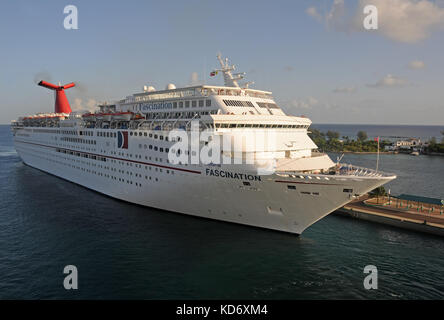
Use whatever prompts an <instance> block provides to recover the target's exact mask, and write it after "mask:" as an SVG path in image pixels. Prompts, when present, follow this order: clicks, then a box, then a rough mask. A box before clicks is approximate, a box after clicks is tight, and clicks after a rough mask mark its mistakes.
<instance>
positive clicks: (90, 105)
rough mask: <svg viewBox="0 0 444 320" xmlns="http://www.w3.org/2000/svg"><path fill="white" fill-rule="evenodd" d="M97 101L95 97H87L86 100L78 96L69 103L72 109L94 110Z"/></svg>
mask: <svg viewBox="0 0 444 320" xmlns="http://www.w3.org/2000/svg"><path fill="white" fill-rule="evenodd" d="M96 106H97V101H96V100H95V99H88V100H87V101H86V102H84V101H83V99H80V98H74V103H72V104H71V109H72V111H89V112H93V111H95V109H96Z"/></svg>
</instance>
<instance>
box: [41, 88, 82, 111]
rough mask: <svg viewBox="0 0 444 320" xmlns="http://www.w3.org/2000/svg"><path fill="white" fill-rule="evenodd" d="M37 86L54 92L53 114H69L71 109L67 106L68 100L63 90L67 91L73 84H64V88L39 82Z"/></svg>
mask: <svg viewBox="0 0 444 320" xmlns="http://www.w3.org/2000/svg"><path fill="white" fill-rule="evenodd" d="M39 86H42V87H45V88H48V89H51V90H55V92H56V99H55V108H54V112H55V113H71V107H70V106H69V102H68V99H67V98H66V95H65V91H64V90H65V89H69V88H72V87H74V86H75V84H74V82H71V83H68V84H65V85H64V86H57V85H55V84H52V83H49V82H46V81H43V80H42V81H40V82H39Z"/></svg>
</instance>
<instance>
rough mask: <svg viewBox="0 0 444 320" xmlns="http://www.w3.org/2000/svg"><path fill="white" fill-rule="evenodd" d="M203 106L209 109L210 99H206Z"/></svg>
mask: <svg viewBox="0 0 444 320" xmlns="http://www.w3.org/2000/svg"><path fill="white" fill-rule="evenodd" d="M205 106H207V107H211V100H210V99H207V100H206V101H205Z"/></svg>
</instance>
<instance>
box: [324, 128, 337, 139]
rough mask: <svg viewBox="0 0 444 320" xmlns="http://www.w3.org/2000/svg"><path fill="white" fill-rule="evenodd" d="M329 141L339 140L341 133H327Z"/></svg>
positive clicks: (329, 131)
mask: <svg viewBox="0 0 444 320" xmlns="http://www.w3.org/2000/svg"><path fill="white" fill-rule="evenodd" d="M327 137H328V140H333V139H339V132H336V131H331V130H328V131H327Z"/></svg>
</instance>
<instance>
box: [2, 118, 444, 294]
mask: <svg viewBox="0 0 444 320" xmlns="http://www.w3.org/2000/svg"><path fill="white" fill-rule="evenodd" d="M333 129H334V128H333ZM356 129H357V128H356V127H355V128H354V129H352V130H351V131H350V132H355V131H356ZM392 129H393V130H392V132H397V130H398V129H399V128H398V127H396V126H394V127H393V128H392ZM334 130H337V131H340V130H339V129H334ZM368 131H370V130H368ZM438 133H439V131H438ZM396 134H398V133H395V134H393V135H396ZM369 135H370V133H369ZM380 135H382V134H380ZM407 135H409V134H408V133H407ZM412 135H413V136H415V135H416V134H412ZM332 156H333V158H334V159H335V157H336V155H332ZM343 162H353V163H355V164H358V165H365V166H370V167H374V166H375V162H376V156H375V155H349V154H347V155H345V156H344V158H343ZM380 167H381V168H382V169H383V170H386V171H390V172H394V173H396V174H398V176H399V178H398V179H397V180H395V181H394V182H392V183H391V184H390V186H389V188H390V189H391V192H392V193H401V192H404V193H413V194H418V195H425V196H434V197H443V196H444V157H429V156H419V157H414V156H409V155H381V161H380ZM0 191H1V192H0V203H1V206H0V298H1V299H14V298H26V299H37V298H38V299H41V298H43V299H54V298H61V299H68V298H70V299H71V298H72V299H102V298H109V299H118V298H123V299H128V298H138V299H155V298H157V299H169V298H176V299H194V298H201V299H203V298H207V299H214V298H227V299H236V298H244V299H341V298H347V299H443V298H444V276H443V275H444V238H439V237H435V236H429V235H423V234H419V233H413V232H409V231H404V230H400V229H395V228H390V227H386V226H383V225H378V224H373V223H368V222H363V221H358V220H353V219H348V218H344V217H340V216H336V215H330V216H328V217H326V218H325V219H323V220H321V221H320V222H318V223H316V224H315V225H313V226H312V227H310V228H309V229H307V230H306V232H305V233H304V234H302V236H300V237H295V236H292V235H288V234H284V233H279V232H271V231H266V230H260V229H255V228H249V227H244V226H239V225H234V224H228V223H222V222H217V221H211V220H205V219H198V218H192V217H187V216H184V215H179V214H173V213H167V212H162V211H158V210H154V209H149V208H143V207H140V206H135V205H131V204H128V203H124V202H121V201H117V200H114V199H111V198H108V197H106V196H103V195H100V194H98V193H95V192H92V191H89V190H87V189H85V188H82V187H80V186H78V185H75V184H72V183H69V182H67V181H64V180H61V179H58V178H56V177H54V176H51V175H48V174H45V173H43V172H41V171H38V170H35V169H33V168H30V167H28V166H25V165H23V163H22V162H21V161H20V159H19V157H18V156H17V154H16V152H15V151H14V148H13V145H12V141H11V135H10V133H9V126H0ZM69 264H73V265H75V266H77V268H78V271H79V290H77V291H73V290H72V291H66V290H65V289H64V288H63V277H64V275H63V268H64V266H66V265H69ZM370 264H372V265H375V266H377V268H378V272H379V289H378V290H374V291H367V290H365V289H364V287H363V284H362V283H363V279H364V276H365V275H364V274H363V268H364V266H366V265H370Z"/></svg>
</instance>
